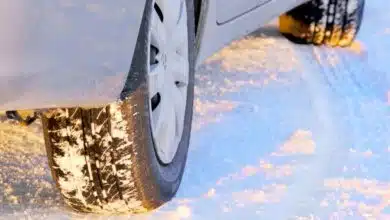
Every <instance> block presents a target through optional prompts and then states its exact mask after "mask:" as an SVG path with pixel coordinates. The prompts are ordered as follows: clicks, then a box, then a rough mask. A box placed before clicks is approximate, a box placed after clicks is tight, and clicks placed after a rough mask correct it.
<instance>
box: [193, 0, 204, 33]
mask: <svg viewBox="0 0 390 220" xmlns="http://www.w3.org/2000/svg"><path fill="white" fill-rule="evenodd" d="M201 7H202V0H194V8H195V31H196V33H198V26H199V18H200V12H201Z"/></svg>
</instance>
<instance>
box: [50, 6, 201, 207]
mask: <svg viewBox="0 0 390 220" xmlns="http://www.w3.org/2000/svg"><path fill="white" fill-rule="evenodd" d="M149 2H152V5H149V6H150V7H147V10H146V12H145V15H144V19H143V22H142V26H141V29H140V31H141V34H140V37H139V40H138V43H137V49H136V55H134V56H135V59H137V61H136V62H137V65H142V68H138V69H143V70H144V72H143V73H141V75H139V76H138V77H140V78H141V83H140V86H139V87H138V88H136V89H134V91H131V92H129V93H128V95H127V96H126V97H124V98H123V99H122V100H121V101H118V102H115V103H112V104H110V105H108V106H106V107H102V108H94V109H83V108H70V109H69V108H67V109H54V110H52V112H51V114H50V116H44V117H43V128H44V135H45V143H46V149H47V154H48V158H49V165H50V167H51V170H52V175H53V179H54V180H55V182H56V183H57V186H58V188H59V190H60V192H61V194H62V196H63V198H64V200H65V202H66V203H67V204H68V205H70V206H71V207H72V208H74V209H75V210H77V211H82V212H92V213H129V212H131V213H139V212H146V211H148V210H151V209H155V208H157V207H159V206H161V205H162V204H164V203H165V202H167V201H169V200H170V199H171V198H172V197H173V196H174V195H175V193H176V191H177V190H178V187H179V185H180V182H181V178H182V175H183V171H184V168H185V163H186V158H187V152H188V146H189V139H190V132H191V120H192V108H193V98H194V92H193V89H194V59H193V57H194V56H193V53H194V37H195V36H194V35H195V31H194V10H193V4H192V1H189V0H187V1H186V0H156V1H149ZM148 10H149V11H148ZM145 39H147V40H145ZM134 62H135V61H134V60H133V65H134Z"/></svg>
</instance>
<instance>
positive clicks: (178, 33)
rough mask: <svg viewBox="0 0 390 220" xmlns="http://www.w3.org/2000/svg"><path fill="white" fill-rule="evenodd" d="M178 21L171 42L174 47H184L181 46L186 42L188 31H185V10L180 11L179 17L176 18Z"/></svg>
mask: <svg viewBox="0 0 390 220" xmlns="http://www.w3.org/2000/svg"><path fill="white" fill-rule="evenodd" d="M178 19H179V20H178V21H177V24H176V27H175V30H174V31H173V32H171V33H172V36H171V38H172V42H173V43H174V45H175V46H176V47H184V46H188V45H183V44H184V43H187V42H188V41H187V40H188V30H187V11H186V9H185V8H183V9H182V12H181V16H180V17H178Z"/></svg>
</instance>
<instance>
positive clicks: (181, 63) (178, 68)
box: [170, 53, 189, 85]
mask: <svg viewBox="0 0 390 220" xmlns="http://www.w3.org/2000/svg"><path fill="white" fill-rule="evenodd" d="M172 59H173V60H172V63H171V66H170V71H171V73H172V77H173V80H174V81H175V82H178V83H180V84H185V85H187V84H188V73H189V66H188V60H187V59H188V58H187V56H182V55H180V54H177V53H173V55H172Z"/></svg>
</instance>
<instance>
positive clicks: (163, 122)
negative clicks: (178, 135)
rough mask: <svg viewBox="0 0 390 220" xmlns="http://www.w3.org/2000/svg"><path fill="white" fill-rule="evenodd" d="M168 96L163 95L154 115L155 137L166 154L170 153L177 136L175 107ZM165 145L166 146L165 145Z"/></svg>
mask: <svg viewBox="0 0 390 220" xmlns="http://www.w3.org/2000/svg"><path fill="white" fill-rule="evenodd" d="M167 97H168V96H165V97H162V100H161V105H160V106H159V108H158V109H157V111H158V112H156V114H158V115H155V116H157V117H154V119H156V121H155V122H154V126H155V127H154V132H155V133H154V134H155V137H156V138H155V139H156V141H157V142H158V146H160V148H159V149H160V150H161V151H163V152H164V153H165V154H166V155H168V153H169V149H171V148H172V145H173V144H174V143H173V140H174V138H175V135H173V134H175V129H176V123H175V114H176V112H175V109H174V106H173V105H172V103H171V99H168V98H167ZM163 146H165V147H163Z"/></svg>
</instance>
